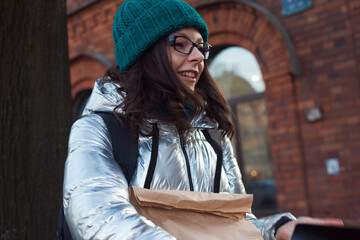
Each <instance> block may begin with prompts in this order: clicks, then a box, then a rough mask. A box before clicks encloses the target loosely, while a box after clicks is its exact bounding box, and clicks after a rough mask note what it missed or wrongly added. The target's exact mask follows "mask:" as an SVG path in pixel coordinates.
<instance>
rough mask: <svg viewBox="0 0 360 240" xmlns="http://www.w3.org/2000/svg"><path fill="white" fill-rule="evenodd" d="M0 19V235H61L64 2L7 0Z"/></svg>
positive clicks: (66, 118)
mask: <svg viewBox="0 0 360 240" xmlns="http://www.w3.org/2000/svg"><path fill="white" fill-rule="evenodd" d="M0 23H1V24H0V56H1V57H0V59H1V60H0V61H1V62H0V76H1V78H0V104H1V113H0V157H1V163H0V164H1V165H0V239H54V238H55V232H56V228H57V216H58V211H59V207H60V202H61V193H62V179H63V166H64V160H65V158H66V151H67V139H68V133H69V127H70V124H71V97H70V80H69V62H68V47H67V29H66V7H65V0H56V1H54V0H31V1H29V0H1V1H0Z"/></svg>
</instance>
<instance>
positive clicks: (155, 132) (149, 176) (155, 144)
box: [144, 123, 159, 189]
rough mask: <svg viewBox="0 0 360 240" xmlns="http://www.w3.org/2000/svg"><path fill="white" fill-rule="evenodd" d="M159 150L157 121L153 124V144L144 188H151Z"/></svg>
mask: <svg viewBox="0 0 360 240" xmlns="http://www.w3.org/2000/svg"><path fill="white" fill-rule="evenodd" d="M158 150H159V128H158V126H157V124H156V123H154V124H153V130H152V144H151V159H150V165H149V169H148V172H147V174H146V179H145V184H144V188H147V189H150V184H151V181H152V179H153V176H154V171H155V167H156V162H157V156H158Z"/></svg>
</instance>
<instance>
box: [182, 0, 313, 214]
mask: <svg viewBox="0 0 360 240" xmlns="http://www.w3.org/2000/svg"><path fill="white" fill-rule="evenodd" d="M189 3H190V4H191V5H192V6H194V7H195V8H196V9H197V11H198V12H199V13H200V15H201V16H202V17H203V18H204V20H205V22H206V23H207V25H208V29H209V43H210V44H211V45H212V46H214V51H213V52H212V54H213V55H217V53H219V52H221V51H222V50H223V49H225V48H227V47H228V46H239V47H242V48H245V49H247V50H248V51H250V52H251V53H252V54H253V55H254V56H255V58H256V60H257V62H258V64H259V67H260V69H261V72H262V76H263V80H264V83H265V86H266V90H265V92H264V93H263V99H264V102H265V105H266V112H267V115H268V136H269V149H270V152H271V156H272V162H273V164H272V166H273V169H274V178H275V182H276V190H277V195H276V198H277V206H278V210H279V211H286V210H289V209H291V210H292V211H293V212H297V213H300V214H308V213H309V204H308V189H307V184H306V177H305V174H306V172H305V171H304V162H303V161H304V159H303V158H302V152H303V149H302V144H301V139H299V135H301V134H300V131H301V129H300V125H299V113H297V112H296V111H295V109H297V107H296V106H297V99H296V96H295V92H296V82H295V81H294V76H298V75H299V74H301V67H300V64H299V60H298V57H297V54H296V51H295V49H294V47H293V44H292V42H291V39H290V36H289V34H288V33H287V31H286V28H285V27H284V26H283V25H282V24H281V22H280V21H279V20H278V19H277V18H276V17H275V16H274V15H273V14H272V13H271V12H270V11H268V10H267V9H265V8H264V7H263V6H261V5H259V4H257V3H255V2H253V1H248V0H227V1H222V0H212V1H189ZM284 116H286V121H284ZM286 142H291V146H290V147H287V149H284V148H283V147H282V146H284V143H286ZM284 166H291V169H290V171H284V169H285V167H284ZM289 180H291V181H292V182H298V183H300V184H298V185H297V186H298V188H297V189H294V188H293V187H291V184H288V183H289ZM285 195H286V196H285ZM291 196H294V197H291ZM289 200H290V201H289Z"/></svg>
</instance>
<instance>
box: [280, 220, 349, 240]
mask: <svg viewBox="0 0 360 240" xmlns="http://www.w3.org/2000/svg"><path fill="white" fill-rule="evenodd" d="M298 223H301V224H312V225H326V226H336V227H342V226H344V223H343V221H342V220H341V219H334V218H311V217H299V218H298V219H297V220H295V221H290V222H287V223H285V224H284V225H282V226H281V227H279V229H278V230H277V232H276V235H275V238H276V240H290V239H291V236H292V234H293V232H294V229H295V226H296V224H298Z"/></svg>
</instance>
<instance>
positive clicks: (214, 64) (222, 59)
mask: <svg viewBox="0 0 360 240" xmlns="http://www.w3.org/2000/svg"><path fill="white" fill-rule="evenodd" d="M209 70H210V73H211V74H212V76H213V77H214V79H215V80H216V81H217V82H218V84H219V85H220V87H221V89H222V91H223V93H224V95H225V97H226V98H227V100H228V102H229V105H230V107H231V109H232V112H233V120H234V124H235V129H236V136H235V137H234V139H233V147H234V151H235V153H236V156H237V159H238V162H239V166H240V169H241V172H242V175H243V181H244V184H245V188H246V190H247V192H248V193H252V194H254V201H253V212H254V213H255V214H257V215H260V216H261V215H267V214H269V213H273V212H276V191H275V182H274V176H273V169H272V158H271V154H270V149H269V142H268V121H267V113H266V105H265V100H264V91H265V84H264V81H263V79H262V74H261V70H260V68H259V65H258V63H257V61H256V58H255V56H254V55H253V54H252V53H251V52H249V51H248V50H246V49H244V48H241V47H227V48H225V49H224V50H222V51H220V52H219V53H218V54H217V55H216V56H215V57H214V58H213V59H211V62H210V65H209Z"/></svg>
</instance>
